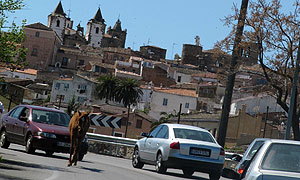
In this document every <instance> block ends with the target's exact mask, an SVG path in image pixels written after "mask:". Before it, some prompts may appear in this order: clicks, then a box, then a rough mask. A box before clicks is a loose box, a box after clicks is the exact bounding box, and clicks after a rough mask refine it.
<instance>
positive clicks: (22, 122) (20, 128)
mask: <svg viewBox="0 0 300 180" xmlns="http://www.w3.org/2000/svg"><path fill="white" fill-rule="evenodd" d="M28 117H29V109H28V108H26V107H24V108H23V109H22V111H21V113H20V115H19V116H18V118H16V125H15V133H16V137H17V141H18V142H19V143H20V144H24V142H25V133H26V129H27V126H28V125H27V120H28Z"/></svg>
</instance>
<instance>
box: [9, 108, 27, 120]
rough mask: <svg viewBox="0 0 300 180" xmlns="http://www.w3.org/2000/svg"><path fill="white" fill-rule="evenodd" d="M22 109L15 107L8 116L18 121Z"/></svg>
mask: <svg viewBox="0 0 300 180" xmlns="http://www.w3.org/2000/svg"><path fill="white" fill-rule="evenodd" d="M23 109H24V107H17V108H16V109H15V110H14V111H13V112H12V113H10V115H9V116H11V117H12V118H16V119H18V118H19V116H20V114H21V112H22V110H23Z"/></svg>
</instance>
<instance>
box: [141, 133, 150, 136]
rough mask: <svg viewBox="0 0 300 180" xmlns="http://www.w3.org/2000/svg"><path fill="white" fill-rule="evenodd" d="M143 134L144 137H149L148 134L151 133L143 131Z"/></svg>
mask: <svg viewBox="0 0 300 180" xmlns="http://www.w3.org/2000/svg"><path fill="white" fill-rule="evenodd" d="M141 136H143V137H148V136H149V134H148V133H145V132H143V133H142V134H141Z"/></svg>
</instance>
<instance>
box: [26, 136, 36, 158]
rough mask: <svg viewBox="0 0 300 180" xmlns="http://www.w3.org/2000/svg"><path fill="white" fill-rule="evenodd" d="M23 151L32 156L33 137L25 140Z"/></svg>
mask: <svg viewBox="0 0 300 180" xmlns="http://www.w3.org/2000/svg"><path fill="white" fill-rule="evenodd" d="M25 151H26V152H27V153H29V154H33V153H34V151H35V149H34V148H33V137H32V135H31V134H30V135H29V136H28V137H27V139H26V145H25Z"/></svg>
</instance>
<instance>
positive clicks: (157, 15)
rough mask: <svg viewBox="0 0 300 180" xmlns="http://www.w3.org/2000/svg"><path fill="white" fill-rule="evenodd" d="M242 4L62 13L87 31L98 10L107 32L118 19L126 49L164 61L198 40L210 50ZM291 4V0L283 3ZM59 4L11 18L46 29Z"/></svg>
mask: <svg viewBox="0 0 300 180" xmlns="http://www.w3.org/2000/svg"><path fill="white" fill-rule="evenodd" d="M241 1H242V0H147V1H146V0H113V1H112V0H84V1H83V0H62V1H61V2H62V5H63V9H64V11H65V13H66V14H67V15H70V18H71V19H72V20H73V21H74V23H73V29H76V26H77V24H78V23H80V24H81V26H83V27H84V28H85V29H84V30H86V24H87V22H88V21H89V20H90V19H91V18H93V17H94V15H95V13H96V11H97V9H98V7H100V9H101V12H102V16H103V18H104V20H105V24H106V25H107V26H106V30H107V27H109V26H112V27H113V26H114V24H115V22H116V21H117V19H118V18H120V21H121V23H122V24H121V25H122V29H127V38H126V44H125V48H128V47H130V48H131V49H134V50H139V47H140V46H143V45H152V46H158V47H161V48H164V49H167V54H166V58H167V59H173V57H174V55H175V54H176V53H178V54H179V55H180V56H181V52H182V45H183V44H195V37H196V36H199V37H200V44H201V45H202V46H203V50H208V49H211V48H213V46H214V44H215V43H216V42H217V41H220V40H222V39H223V38H224V37H225V36H226V35H227V34H228V33H229V31H230V29H229V28H228V27H226V26H224V22H223V21H222V20H221V19H223V18H224V17H225V16H227V15H229V14H231V13H232V7H233V4H234V3H235V4H237V6H238V7H240V4H241ZM284 2H293V0H284ZM58 3H59V0H24V4H25V7H24V8H23V9H22V10H19V11H16V12H15V13H14V14H10V18H9V19H10V20H11V21H12V20H14V21H15V22H16V23H17V24H19V23H21V21H22V19H26V20H27V24H32V23H37V22H40V23H42V24H44V25H47V20H48V15H49V14H50V13H52V12H53V11H54V9H55V8H56V6H57V4H58ZM68 10H70V11H68Z"/></svg>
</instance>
